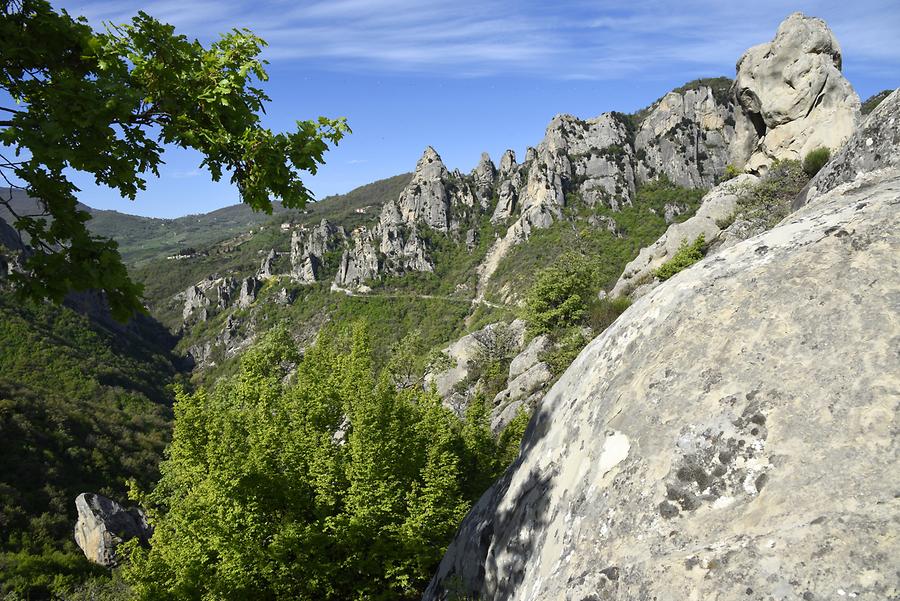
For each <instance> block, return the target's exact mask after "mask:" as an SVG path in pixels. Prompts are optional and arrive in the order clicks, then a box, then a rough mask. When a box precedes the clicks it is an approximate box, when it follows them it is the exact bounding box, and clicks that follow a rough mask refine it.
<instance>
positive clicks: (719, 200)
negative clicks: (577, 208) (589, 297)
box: [610, 174, 758, 296]
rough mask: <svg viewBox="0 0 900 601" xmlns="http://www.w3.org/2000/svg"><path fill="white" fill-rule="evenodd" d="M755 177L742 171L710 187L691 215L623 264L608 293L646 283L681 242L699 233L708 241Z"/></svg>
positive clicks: (616, 293)
mask: <svg viewBox="0 0 900 601" xmlns="http://www.w3.org/2000/svg"><path fill="white" fill-rule="evenodd" d="M757 180H758V178H757V177H756V176H755V175H750V174H742V175H739V176H737V177H736V178H733V179H730V180H728V181H727V182H723V183H722V184H719V185H718V186H716V187H715V188H713V189H712V190H710V191H709V192H708V193H707V194H706V196H704V197H703V200H702V201H701V202H700V208H699V209H697V213H696V214H695V215H694V216H693V217H691V218H690V219H686V220H685V221H683V222H682V223H674V224H672V225H670V226H669V228H668V229H667V230H666V232H665V233H664V234H663V235H662V236H660V238H659V239H658V240H657V241H656V242H654V243H653V244H651V245H650V246H646V247H644V248H642V249H641V251H640V253H638V256H637V257H635V258H634V259H633V260H632V261H631V262H629V263H628V264H627V265H626V266H625V269H624V270H623V271H622V275H621V276H619V280H618V281H617V282H616V285H615V286H614V287H613V289H612V290H611V291H610V296H623V295H628V294H630V293H631V292H632V291H633V290H634V289H635V288H636V287H637V286H639V285H641V284H644V283H647V280H648V279H652V278H653V272H655V271H656V270H657V269H658V268H659V267H660V266H661V265H662V264H663V263H665V262H666V261H667V260H669V259H670V258H671V257H672V255H674V254H675V253H676V252H677V251H678V247H679V246H680V245H681V243H682V242H683V241H685V240H687V241H688V242H689V243H690V242H693V241H694V240H696V239H697V236H700V235H701V234H702V235H703V236H704V237H705V239H706V241H707V242H711V241H712V240H713V239H714V238H715V237H716V236H717V235H718V233H719V232H720V231H721V228H720V227H719V224H720V223H721V222H722V220H724V219H725V218H727V217H729V216H730V215H732V214H733V213H734V210H735V204H736V202H737V199H738V195H739V194H740V192H741V191H742V190H743V189H745V188H746V187H747V186H750V185H752V184H753V183H754V182H756V181H757Z"/></svg>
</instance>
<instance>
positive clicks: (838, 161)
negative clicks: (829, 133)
mask: <svg viewBox="0 0 900 601" xmlns="http://www.w3.org/2000/svg"><path fill="white" fill-rule="evenodd" d="M898 148H900V90H895V91H894V92H893V93H892V94H891V95H890V96H888V97H887V98H885V99H884V100H883V101H881V103H880V104H879V105H878V106H877V107H876V108H875V109H874V110H873V111H872V112H871V113H870V114H869V115H868V117H867V118H866V120H865V122H864V123H863V124H862V126H861V127H860V129H859V130H858V131H857V132H856V133H855V134H854V136H853V138H851V139H850V140H849V141H848V142H847V144H846V145H845V146H844V147H843V148H842V149H841V151H840V152H839V153H838V154H837V155H836V156H834V157H833V158H832V159H831V161H829V162H828V163H827V164H826V165H825V166H824V167H822V169H821V170H820V171H819V172H818V173H817V174H816V176H815V177H813V179H812V180H811V181H810V182H809V185H807V186H806V189H805V190H803V192H802V193H801V194H800V195H799V196H798V197H797V199H796V200H795V201H794V209H798V208H800V207H801V206H803V205H805V204H806V202H807V199H808V198H815V196H816V195H818V194H823V193H825V192H828V191H829V190H832V189H834V188H835V187H836V186H838V185H840V184H843V183H846V182H850V181H853V179H854V178H856V177H857V176H858V175H860V174H861V173H866V172H869V171H872V170H873V169H875V168H876V167H877V168H891V167H895V168H900V152H898V151H897V149H898Z"/></svg>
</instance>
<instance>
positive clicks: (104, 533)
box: [75, 493, 152, 567]
mask: <svg viewBox="0 0 900 601" xmlns="http://www.w3.org/2000/svg"><path fill="white" fill-rule="evenodd" d="M75 510H76V511H77V513H78V521H77V522H76V524H75V542H76V543H77V544H78V547H79V548H80V549H81V550H82V551H83V552H84V556H85V557H87V558H88V559H89V560H91V561H92V562H94V563H97V564H100V565H102V566H105V567H115V566H116V564H117V563H118V559H117V557H116V547H118V546H119V545H120V544H122V543H123V542H125V541H129V540H131V539H133V538H137V539H139V540H140V541H141V542H142V543H144V544H146V543H147V541H148V540H149V539H150V535H151V534H152V529H151V528H150V525H149V523H148V522H147V517H146V516H145V515H144V513H143V512H142V511H141V510H140V509H136V508H130V509H125V508H124V507H122V506H121V505H119V504H118V503H116V502H115V501H113V500H111V499H107V498H106V497H104V496H101V495H98V494H94V493H81V494H80V495H78V497H77V498H76V499H75Z"/></svg>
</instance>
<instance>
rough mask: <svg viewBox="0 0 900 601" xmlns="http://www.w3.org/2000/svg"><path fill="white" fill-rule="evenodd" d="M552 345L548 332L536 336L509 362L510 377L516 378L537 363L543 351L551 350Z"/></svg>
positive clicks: (511, 378)
mask: <svg viewBox="0 0 900 601" xmlns="http://www.w3.org/2000/svg"><path fill="white" fill-rule="evenodd" d="M551 346H552V344H551V342H550V337H549V336H547V335H546V334H541V335H540V336H535V337H534V338H532V339H531V341H530V342H529V343H528V345H527V346H526V347H525V348H524V349H523V350H522V352H521V353H519V354H518V355H516V356H515V357H514V358H513V360H512V361H510V363H509V379H510V381H512V380H515V379H516V378H518V377H519V375H521V374H523V373H525V372H526V371H528V369H530V368H531V367H532V366H533V365H537V364H538V362H539V361H540V356H541V354H542V353H545V352H547V351H548V350H550V347H551Z"/></svg>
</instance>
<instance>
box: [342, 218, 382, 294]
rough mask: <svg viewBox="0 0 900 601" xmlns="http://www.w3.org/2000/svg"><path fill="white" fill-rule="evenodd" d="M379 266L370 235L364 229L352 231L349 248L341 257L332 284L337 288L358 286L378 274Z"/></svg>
mask: <svg viewBox="0 0 900 601" xmlns="http://www.w3.org/2000/svg"><path fill="white" fill-rule="evenodd" d="M380 269H381V264H380V262H379V260H378V253H377V252H376V250H375V247H374V245H373V241H372V233H371V232H370V231H369V230H368V229H367V228H364V227H360V228H357V229H355V230H353V234H352V236H351V241H350V246H349V248H347V249H346V250H344V254H343V255H341V264H340V267H338V272H337V276H336V277H335V279H334V283H335V284H337V285H338V286H359V285H361V284H363V283H365V282H366V281H368V280H371V279H374V278H375V277H377V276H378V274H379V273H380Z"/></svg>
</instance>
